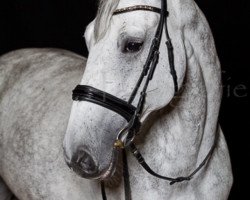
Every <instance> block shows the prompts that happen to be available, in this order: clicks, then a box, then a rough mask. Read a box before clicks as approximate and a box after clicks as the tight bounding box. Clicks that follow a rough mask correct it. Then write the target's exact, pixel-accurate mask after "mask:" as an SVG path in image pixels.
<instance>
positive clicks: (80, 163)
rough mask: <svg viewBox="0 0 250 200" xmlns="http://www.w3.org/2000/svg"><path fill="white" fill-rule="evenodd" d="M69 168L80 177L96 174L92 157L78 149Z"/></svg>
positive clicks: (95, 166) (96, 170) (96, 169)
mask: <svg viewBox="0 0 250 200" xmlns="http://www.w3.org/2000/svg"><path fill="white" fill-rule="evenodd" d="M71 167H72V168H73V170H74V171H75V172H77V173H78V174H80V175H82V176H88V175H92V174H95V173H97V172H98V168H97V164H96V162H95V161H94V159H93V157H92V156H91V155H90V154H89V153H88V152H86V151H85V150H83V149H79V150H78V151H77V152H76V153H75V155H74V156H73V159H72V161H71Z"/></svg>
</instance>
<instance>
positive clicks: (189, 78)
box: [130, 58, 220, 179]
mask: <svg viewBox="0 0 250 200" xmlns="http://www.w3.org/2000/svg"><path fill="white" fill-rule="evenodd" d="M191 59H195V58H191ZM188 62H194V63H195V62H196V61H195V60H193V61H192V60H189V61H188ZM188 64H189V66H188V69H187V72H186V78H185V83H184V85H183V88H182V92H180V94H179V95H178V96H176V97H175V99H174V100H173V101H172V102H171V103H170V105H168V108H167V109H166V110H165V111H164V112H163V113H162V114H161V116H160V117H157V119H155V120H154V122H153V125H152V127H151V128H150V130H149V131H148V132H149V133H148V134H147V135H146V137H145V140H144V141H142V144H141V145H140V146H139V148H140V149H141V151H142V153H143V155H144V156H145V159H146V161H147V162H148V164H149V165H150V166H151V167H152V168H153V169H155V171H157V172H160V173H162V174H163V175H167V176H172V177H177V176H186V175H188V174H190V172H191V171H193V170H194V169H195V168H196V167H197V165H199V164H200V162H201V161H202V160H203V159H204V157H205V156H206V154H207V153H208V151H209V150H210V148H211V146H212V144H213V139H214V134H215V131H216V124H217V112H215V113H213V110H214V109H210V107H214V106H215V107H218V104H219V103H220V98H217V100H216V99H215V102H213V101H211V100H209V99H208V93H211V92H213V91H211V90H210V89H209V88H207V85H206V83H205V81H204V78H203V72H202V69H201V68H200V66H199V65H198V64H196V65H193V63H188ZM190 64H192V65H190ZM190 66H192V67H190ZM216 90H217V89H216ZM208 104H215V105H214V106H213V105H208ZM213 114H214V115H215V116H214V119H213V120H212V119H211V116H213ZM130 161H131V162H132V164H131V165H130V166H131V167H132V169H131V171H133V172H132V173H136V174H135V179H136V177H137V178H138V177H140V176H142V174H141V172H142V169H140V168H138V163H136V162H135V161H134V159H130ZM133 168H134V169H133ZM137 175H138V176H137ZM145 175H146V176H147V173H146V172H145V173H144V172H143V176H145Z"/></svg>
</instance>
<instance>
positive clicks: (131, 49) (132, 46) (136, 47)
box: [123, 42, 143, 53]
mask: <svg viewBox="0 0 250 200" xmlns="http://www.w3.org/2000/svg"><path fill="white" fill-rule="evenodd" d="M142 45H143V42H127V43H126V44H125V45H124V48H123V53H135V52H138V51H140V50H141V48H142Z"/></svg>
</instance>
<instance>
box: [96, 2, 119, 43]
mask: <svg viewBox="0 0 250 200" xmlns="http://www.w3.org/2000/svg"><path fill="white" fill-rule="evenodd" d="M119 2H120V0H110V1H109V0H100V1H99V6H98V11H97V16H96V19H95V27H94V36H95V40H96V41H98V40H100V39H101V38H102V37H103V36H104V35H105V33H106V32H107V30H108V28H109V26H110V20H111V17H112V15H113V12H114V11H115V9H116V8H117V6H118V4H119Z"/></svg>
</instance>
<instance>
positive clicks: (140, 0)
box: [118, 0, 160, 8]
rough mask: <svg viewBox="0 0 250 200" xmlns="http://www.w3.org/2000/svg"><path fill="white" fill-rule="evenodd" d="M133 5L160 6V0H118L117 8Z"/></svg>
mask: <svg viewBox="0 0 250 200" xmlns="http://www.w3.org/2000/svg"><path fill="white" fill-rule="evenodd" d="M134 5H148V6H155V7H157V6H158V7H160V1H158V0H129V1H128V0H120V3H119V5H118V8H124V7H128V6H134Z"/></svg>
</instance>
